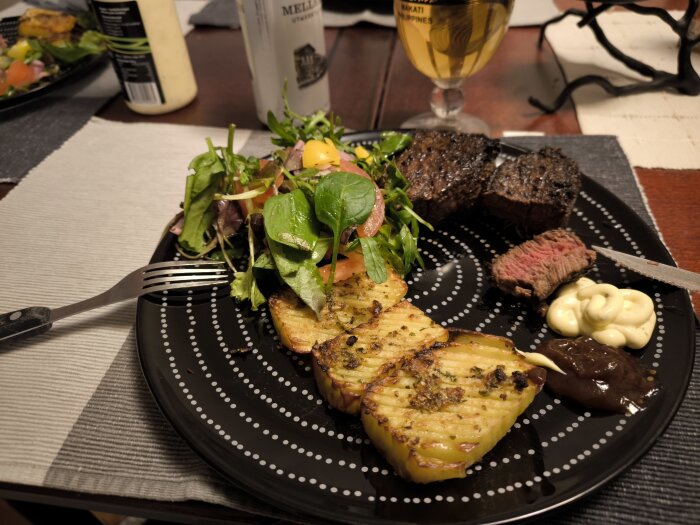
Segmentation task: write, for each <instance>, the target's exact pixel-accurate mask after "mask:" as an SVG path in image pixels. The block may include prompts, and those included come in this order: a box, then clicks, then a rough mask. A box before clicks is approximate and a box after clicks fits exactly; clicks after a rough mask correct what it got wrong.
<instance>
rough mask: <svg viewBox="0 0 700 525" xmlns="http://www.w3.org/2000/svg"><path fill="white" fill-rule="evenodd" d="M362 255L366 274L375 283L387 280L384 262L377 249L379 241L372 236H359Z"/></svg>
mask: <svg viewBox="0 0 700 525" xmlns="http://www.w3.org/2000/svg"><path fill="white" fill-rule="evenodd" d="M360 245H361V246H362V256H363V258H364V260H365V268H367V275H369V278H370V279H372V280H373V281H374V282H375V283H377V284H381V283H383V282H384V281H386V280H387V277H388V274H387V271H386V263H385V262H384V257H382V254H381V253H380V250H379V243H378V242H377V240H376V239H375V238H374V237H360Z"/></svg>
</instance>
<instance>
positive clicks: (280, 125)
mask: <svg viewBox="0 0 700 525" xmlns="http://www.w3.org/2000/svg"><path fill="white" fill-rule="evenodd" d="M282 99H283V100H284V118H283V119H282V120H279V119H278V118H277V117H276V116H275V114H274V113H273V112H272V111H268V113H267V127H268V128H270V131H272V133H273V134H274V135H276V136H275V137H273V138H272V139H271V140H272V143H273V144H275V145H276V146H281V147H291V146H294V145H295V144H296V143H297V142H299V141H300V140H301V141H304V142H306V141H307V140H311V139H317V140H324V139H325V138H329V139H331V140H332V141H333V143H334V144H335V145H336V147H340V148H341V149H344V150H346V151H349V150H350V148H349V146H347V145H345V144H344V143H343V142H342V141H341V137H342V136H343V135H344V134H345V129H344V128H343V127H342V125H341V122H340V118H338V117H336V116H334V115H333V114H332V113H331V114H329V115H326V113H325V112H324V111H322V110H319V111H316V112H315V113H312V114H311V115H308V116H304V115H299V114H298V113H295V112H294V111H292V109H291V108H290V107H289V100H288V99H287V83H286V82H285V83H284V87H283V88H282Z"/></svg>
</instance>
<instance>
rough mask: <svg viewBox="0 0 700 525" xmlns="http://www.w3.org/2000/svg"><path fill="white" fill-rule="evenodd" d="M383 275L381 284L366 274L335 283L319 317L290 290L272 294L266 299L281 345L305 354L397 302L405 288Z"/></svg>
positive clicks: (391, 273)
mask: <svg viewBox="0 0 700 525" xmlns="http://www.w3.org/2000/svg"><path fill="white" fill-rule="evenodd" d="M387 272H388V277H387V280H386V281H384V282H383V283H381V284H377V283H375V282H374V281H372V279H370V278H369V276H368V275H367V273H366V272H361V273H357V274H355V275H353V276H352V277H350V278H349V279H346V280H344V281H339V282H337V283H335V284H334V285H333V288H332V291H331V293H330V296H329V298H328V301H327V303H326V305H325V306H324V307H323V310H321V316H320V318H317V317H316V314H315V313H314V312H313V310H311V308H309V307H308V306H306V305H305V304H304V303H303V302H302V301H301V300H300V299H299V298H298V297H297V296H296V294H295V293H294V292H293V291H292V290H290V289H288V288H287V289H285V290H283V291H282V292H279V293H276V294H274V295H273V296H272V297H270V300H269V306H270V314H271V315H272V322H273V323H274V325H275V329H276V330H277V333H278V335H279V337H280V342H281V343H282V345H284V346H285V347H287V348H289V349H290V350H292V351H294V352H298V353H304V354H305V353H309V352H311V348H312V347H313V346H314V345H315V344H317V343H322V342H324V341H328V340H329V339H333V338H334V337H335V336H337V335H339V334H342V333H344V332H347V331H348V330H350V329H351V328H353V327H354V326H357V325H359V324H361V323H364V322H367V321H369V320H370V319H372V317H374V316H376V315H377V314H379V312H381V311H382V310H384V309H386V308H389V307H391V306H393V305H395V304H396V303H398V302H399V301H400V300H401V299H402V298H403V296H404V295H406V290H407V289H408V287H407V286H406V283H405V282H404V280H403V279H401V277H399V275H398V274H397V273H396V272H394V271H393V270H391V269H387Z"/></svg>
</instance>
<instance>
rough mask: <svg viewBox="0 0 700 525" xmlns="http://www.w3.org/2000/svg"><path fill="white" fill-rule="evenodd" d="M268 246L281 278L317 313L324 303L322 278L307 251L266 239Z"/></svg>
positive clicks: (324, 295)
mask: <svg viewBox="0 0 700 525" xmlns="http://www.w3.org/2000/svg"><path fill="white" fill-rule="evenodd" d="M267 244H268V247H269V248H270V253H271V254H272V258H273V259H274V262H275V266H276V267H277V271H278V272H279V274H280V277H281V278H282V280H283V281H284V282H285V283H286V284H287V285H288V286H289V287H290V288H291V289H292V290H293V291H294V293H296V294H297V295H298V296H299V298H300V299H301V300H302V301H304V303H305V304H307V305H308V306H309V307H310V308H311V309H312V310H313V311H314V312H315V313H316V315H319V314H320V312H321V308H323V305H324V304H326V294H325V292H324V290H323V280H322V279H321V274H320V273H319V271H318V268H317V267H316V263H315V262H314V261H312V260H311V259H310V258H309V254H308V252H303V251H301V250H297V249H295V248H291V247H289V246H287V245H285V244H281V243H278V242H276V241H273V240H271V239H268V243H267Z"/></svg>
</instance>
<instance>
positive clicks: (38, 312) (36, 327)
mask: <svg viewBox="0 0 700 525" xmlns="http://www.w3.org/2000/svg"><path fill="white" fill-rule="evenodd" d="M49 328H51V309H50V308H46V307H45V306H30V307H29V308H25V309H23V310H15V311H13V312H8V313H6V314H2V315H0V344H2V343H4V342H5V341H9V340H12V341H19V340H21V339H24V338H26V337H30V336H33V335H38V334H43V333H44V332H46V331H48V330H49Z"/></svg>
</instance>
